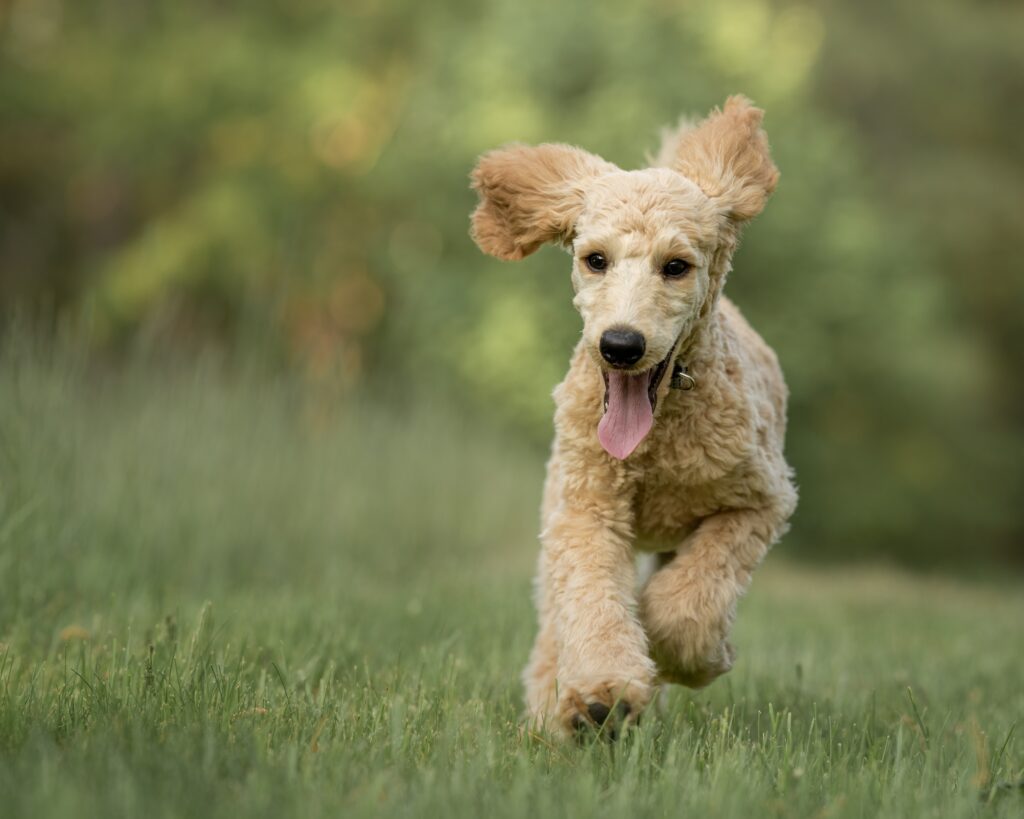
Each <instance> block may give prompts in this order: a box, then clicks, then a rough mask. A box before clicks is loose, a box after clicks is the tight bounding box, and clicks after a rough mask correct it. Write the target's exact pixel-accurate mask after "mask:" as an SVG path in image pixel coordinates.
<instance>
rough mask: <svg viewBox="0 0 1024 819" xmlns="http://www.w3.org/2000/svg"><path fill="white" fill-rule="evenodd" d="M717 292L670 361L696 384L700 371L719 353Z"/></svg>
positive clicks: (719, 331)
mask: <svg viewBox="0 0 1024 819" xmlns="http://www.w3.org/2000/svg"><path fill="white" fill-rule="evenodd" d="M719 292H720V290H719V291H716V292H715V293H714V296H713V298H711V299H709V302H708V305H707V306H706V307H705V309H703V310H702V311H701V314H700V315H699V316H698V317H697V319H696V320H695V321H694V323H693V325H692V326H691V327H690V328H689V330H688V332H686V334H685V335H684V337H683V338H682V340H681V341H680V342H679V348H678V350H677V351H676V354H675V358H674V359H673V362H672V366H673V367H677V366H678V367H682V368H683V370H684V371H685V372H687V373H688V374H689V376H690V377H691V378H692V379H694V381H695V382H696V383H697V384H699V383H700V380H701V373H706V372H707V371H708V370H709V369H711V368H712V367H714V364H715V359H717V358H718V357H719V356H720V354H721V344H720V343H719V335H720V333H721V327H720V315H719V312H718V294H719Z"/></svg>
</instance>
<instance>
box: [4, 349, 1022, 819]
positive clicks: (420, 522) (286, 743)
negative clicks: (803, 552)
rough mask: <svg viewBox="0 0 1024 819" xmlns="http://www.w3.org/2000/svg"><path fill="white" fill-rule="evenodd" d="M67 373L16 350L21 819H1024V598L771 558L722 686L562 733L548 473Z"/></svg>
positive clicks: (233, 396)
mask: <svg viewBox="0 0 1024 819" xmlns="http://www.w3.org/2000/svg"><path fill="white" fill-rule="evenodd" d="M71 359H73V356H67V355H62V356H48V355H46V354H41V353H39V352H38V351H36V352H33V351H32V350H30V349H27V348H26V347H25V346H24V345H21V346H19V345H17V344H8V345H7V349H6V350H5V352H4V354H3V355H2V356H0V815H2V816H3V817H5V819H12V818H13V817H65V816H67V817H72V816H73V817H83V816H103V817H118V816H132V817H135V816H139V817H143V816H144V817H164V816H168V817H170V816H181V817H205V816H224V817H237V816H274V817H282V816H296V817H318V816H332V817H334V816H344V817H358V816H374V817H377V816H445V817H474V819H476V817H488V819H495V818H496V817H503V816H531V817H535V818H537V817H576V816H579V817H586V816H601V817H617V816H622V817H631V819H637V818H638V817H647V816H742V817H746V818H747V819H754V818H755V817H765V816H807V817H845V816H850V817H854V816H855V817H872V818H874V817H893V818H894V819H896V818H897V817H899V818H900V819H902V818H903V817H915V816H928V817H960V816H964V817H967V816H985V817H988V816H992V817H1004V816H1006V817H1008V816H1020V815H1022V813H1024V794H1022V793H1021V790H1020V781H1021V777H1022V776H1024V737H1022V736H1021V733H1022V731H1024V729H1022V728H1021V726H1020V725H1019V720H1020V718H1021V716H1022V714H1024V684H1022V682H1024V595H1022V593H1021V584H1020V580H1019V578H1012V577H1009V578H1005V579H1002V580H1000V579H995V580H989V581H985V582H982V581H971V582H968V581H960V580H957V579H951V578H948V577H947V578H923V577H916V576H913V575H910V574H905V573H897V572H894V571H890V570H886V569H881V568H853V569H824V568H818V569H810V568H801V567H797V566H794V565H793V564H791V563H787V561H786V556H785V546H784V545H783V546H782V547H780V548H779V549H778V550H777V551H776V552H775V553H774V554H773V555H772V556H770V558H769V560H768V563H767V565H766V566H765V567H764V569H763V570H762V571H761V573H760V574H759V576H758V577H757V579H756V580H755V583H754V586H753V589H752V591H751V593H750V595H749V596H748V597H747V598H746V599H745V600H744V602H743V604H742V606H741V610H740V616H739V621H738V626H737V632H736V643H737V645H738V648H739V650H740V659H739V661H738V663H737V666H736V668H735V670H734V671H733V672H732V673H731V674H730V675H728V676H727V677H726V678H724V679H722V680H721V681H719V682H717V683H716V684H714V685H713V686H712V687H711V688H709V689H708V690H706V691H703V692H698V693H693V692H688V691H683V690H674V691H672V692H671V694H670V696H669V697H668V698H667V702H666V703H665V707H664V709H663V711H662V712H661V713H660V714H650V715H649V716H648V717H647V718H646V719H645V721H644V724H643V725H642V726H641V727H640V729H639V730H637V731H634V732H632V733H631V734H630V735H629V736H627V737H626V738H625V739H624V740H623V741H621V742H619V743H618V744H616V745H607V744H605V743H602V742H593V743H588V744H584V745H583V746H582V747H577V746H575V745H559V744H555V743H552V742H551V741H550V740H549V739H548V738H546V737H542V736H533V735H529V734H524V732H523V731H522V730H521V729H520V726H519V724H518V721H517V719H518V714H519V708H520V688H519V683H518V674H519V670H520V668H521V666H522V665H523V663H524V661H525V657H526V653H527V650H528V647H529V643H530V640H531V637H532V632H533V619H532V618H533V615H532V609H531V604H530V600H529V592H530V574H531V569H532V564H533V561H534V558H535V552H536V517H537V514H536V509H537V504H538V499H539V492H540V480H541V477H542V468H543V466H542V462H543V458H542V455H541V454H540V453H535V452H532V451H529V450H525V449H522V448H520V447H518V446H514V445H510V444H509V443H507V442H505V441H503V440H501V438H500V437H499V436H496V435H495V434H494V433H491V432H488V431H487V430H485V429H482V428H480V427H479V426H475V425H474V424H473V422H472V420H471V419H470V418H468V417H462V416H460V415H459V414H458V413H451V412H447V411H446V410H445V408H444V407H436V406H431V405H430V404H429V402H425V401H422V400H421V401H417V402H415V403H411V404H410V405H409V406H407V407H399V408H392V409H389V410H383V409H379V408H375V407H374V406H372V405H369V404H360V405H357V406H353V405H349V404H341V405H332V404H330V403H328V402H325V401H317V400H316V399H315V397H313V396H311V394H310V393H308V392H304V391H303V390H300V389H298V388H297V387H296V386H295V385H293V384H289V383H281V382H275V381H273V380H272V379H269V378H266V377H256V376H249V377H241V376H232V377H228V376H224V375H223V374H221V373H219V372H218V368H217V367H216V366H215V365H213V364H208V365H204V364H202V363H200V364H199V365H197V366H195V367H190V368H178V369H175V368H168V367H163V368H161V367H156V366H154V365H146V364H145V363H138V364H136V365H132V366H129V367H127V368H126V370H125V371H124V372H121V373H120V374H111V373H108V372H105V371H97V370H95V369H90V368H89V367H87V366H84V365H80V364H76V363H74V362H73V361H72V360H71ZM797 525H799V523H797ZM965 548H970V545H969V544H965ZM1015 726H1016V727H1017V731H1016V733H1015V732H1014V728H1015Z"/></svg>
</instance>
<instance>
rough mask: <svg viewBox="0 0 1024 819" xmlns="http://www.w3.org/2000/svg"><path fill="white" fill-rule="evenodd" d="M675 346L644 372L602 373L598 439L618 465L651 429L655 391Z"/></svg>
mask: <svg viewBox="0 0 1024 819" xmlns="http://www.w3.org/2000/svg"><path fill="white" fill-rule="evenodd" d="M674 350H675V345H674V344H673V345H672V349H671V350H669V353H668V355H666V356H665V357H664V358H663V359H662V360H661V361H660V362H659V363H658V364H657V365H656V366H654V367H652V368H651V369H649V370H644V371H643V372H637V373H633V372H627V371H624V370H610V371H609V370H604V369H602V371H601V372H602V374H603V375H604V415H603V416H602V418H601V421H600V423H599V424H598V425H597V437H598V439H599V440H600V441H601V446H603V447H604V448H605V451H606V452H607V453H608V454H609V455H611V456H612V457H614V458H618V459H619V460H620V461H621V460H624V459H625V458H627V457H629V455H630V454H631V453H632V452H633V450H635V449H636V448H637V447H638V446H639V445H640V442H641V441H642V440H643V439H644V438H645V437H647V433H648V432H650V431H651V427H652V426H653V425H654V408H655V406H657V403H658V387H659V386H661V382H662V381H663V380H664V378H665V373H666V372H668V365H669V361H670V359H671V358H672V353H673V352H674Z"/></svg>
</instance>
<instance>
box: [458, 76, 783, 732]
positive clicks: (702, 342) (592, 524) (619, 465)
mask: <svg viewBox="0 0 1024 819" xmlns="http://www.w3.org/2000/svg"><path fill="white" fill-rule="evenodd" d="M763 115H764V112H763V111H761V110H760V109H758V108H756V107H754V106H753V104H752V103H751V102H750V101H749V100H748V99H746V98H745V97H742V96H734V97H730V98H729V99H728V100H727V101H726V103H725V105H724V106H723V107H722V108H721V109H715V110H713V111H712V112H711V113H710V115H709V116H708V117H707V118H706V119H704V120H703V121H701V122H699V123H697V124H695V125H690V124H683V125H680V126H679V127H678V128H676V129H674V130H669V131H667V132H666V133H665V134H664V138H663V144H662V148H661V150H660V152H659V154H658V156H657V159H655V160H654V161H652V162H651V164H650V167H647V168H644V169H642V170H632V171H625V170H622V169H620V168H619V167H617V166H616V165H614V164H612V163H610V162H606V161H605V160H603V159H601V158H600V157H598V156H595V155H593V154H591V153H588V152H586V151H584V150H581V149H580V148H576V147H573V146H570V145H564V144H542V145H537V146H525V145H510V146H506V147H504V148H500V149H498V150H495V151H492V152H489V153H486V154H484V155H483V156H481V157H480V159H479V161H478V163H477V165H476V167H475V169H474V170H473V172H472V175H471V180H472V187H473V188H474V189H475V190H476V192H477V194H478V196H479V203H478V205H477V207H476V210H475V211H474V212H473V214H472V219H471V221H472V228H471V235H472V237H473V239H474V240H475V242H476V243H477V245H478V246H479V247H480V249H481V250H483V251H484V252H485V253H488V254H490V255H492V256H496V257H498V258H499V259H506V260H515V259H521V258H523V257H525V256H528V255H530V254H531V253H533V252H534V251H535V250H537V249H538V248H539V247H540V246H541V245H543V244H544V243H546V242H551V243H555V244H559V245H562V246H563V247H565V248H566V249H567V250H569V251H570V252H571V254H572V257H573V263H572V284H573V289H574V292H575V298H574V299H573V305H574V306H575V307H576V309H577V310H578V311H579V313H580V314H581V315H582V318H583V333H582V338H581V339H580V341H579V343H578V344H577V346H576V348H575V351H574V352H573V355H572V360H571V363H570V366H569V372H568V374H567V375H566V377H565V380H564V381H563V382H562V383H561V384H560V385H558V387H557V388H556V389H555V391H554V398H555V405H556V410H555V439H554V443H553V446H552V453H551V457H550V460H549V461H548V465H547V478H546V482H545V488H544V496H543V502H542V509H541V524H542V531H541V536H540V538H541V553H540V560H539V566H538V575H537V580H536V604H537V609H538V616H539V631H538V634H537V637H536V641H535V643H534V646H533V649H532V651H531V653H530V659H529V663H528V665H527V667H526V670H525V672H524V673H523V682H524V686H525V690H526V714H527V718H528V720H529V721H530V723H531V724H532V725H534V726H540V727H546V728H547V729H548V730H551V731H553V732H555V733H560V734H563V735H568V736H571V735H574V734H579V733H580V732H581V731H586V730H597V731H600V732H602V733H604V734H606V735H608V736H614V735H615V734H616V733H617V732H618V731H620V730H621V729H622V728H626V727H629V726H630V725H632V724H633V723H634V722H636V720H637V719H638V718H639V716H640V714H641V713H642V712H643V710H644V709H645V707H647V706H648V705H649V703H650V702H651V700H652V698H653V696H654V694H655V693H656V692H657V691H658V690H659V687H660V686H661V685H663V684H667V683H678V684H682V685H685V686H689V687H692V688H700V687H703V686H706V685H707V684H708V683H710V682H711V681H712V680H714V679H715V678H716V677H718V676H720V675H721V674H724V673H725V672H727V671H728V670H729V669H730V668H731V667H732V665H733V661H734V659H735V652H734V650H733V647H732V645H731V644H730V643H729V639H728V638H729V633H730V630H731V627H732V624H733V620H734V616H735V611H736V604H737V601H738V599H739V597H740V596H741V595H742V594H743V593H744V592H745V591H746V589H747V587H748V586H749V584H750V580H751V574H752V572H753V571H754V569H755V568H756V567H757V566H758V564H759V563H760V562H761V560H762V558H763V557H764V556H765V553H766V552H767V551H768V549H769V548H770V547H771V546H772V544H773V543H775V542H776V541H777V540H778V538H779V537H780V536H781V535H782V534H783V533H784V532H785V530H786V529H787V527H788V520H789V517H790V516H791V515H792V513H793V511H794V510H795V508H796V499H797V493H796V487H795V484H794V481H793V472H792V470H791V469H790V467H789V465H788V464H787V463H786V460H785V457H784V455H783V440H784V437H785V428H786V402H787V397H788V392H787V388H786V385H785V382H784V380H783V376H782V371H781V369H780V367H779V362H778V358H777V357H776V355H775V353H774V352H773V351H772V350H771V348H770V347H768V345H767V344H766V343H765V342H764V341H763V340H762V339H761V337H760V336H759V335H758V334H757V333H756V332H755V331H754V330H753V329H752V328H751V327H750V325H749V324H748V323H747V322H746V320H745V319H744V318H743V316H742V315H741V314H740V312H739V310H738V309H737V308H736V307H735V306H734V305H733V304H732V303H731V302H730V301H729V300H728V299H726V298H725V297H724V296H723V295H722V286H723V285H724V283H725V279H726V276H727V274H728V273H729V271H730V269H731V263H732V256H733V252H734V251H735V250H736V247H737V243H738V240H739V236H740V232H741V229H742V227H743V225H745V224H746V223H747V222H749V221H750V220H751V219H753V218H754V217H755V216H757V214H758V213H760V212H761V210H762V209H763V208H764V205H765V202H766V200H767V199H768V197H769V196H770V195H771V193H772V192H773V191H774V189H775V186H776V183H777V182H778V178H779V172H778V170H777V168H776V167H775V164H774V162H773V161H772V158H771V155H770V152H769V147H768V140H767V137H766V135H765V133H764V131H763V129H762V127H761V123H762V119H763ZM644 552H648V553H654V554H656V555H657V556H658V558H657V565H658V568H657V570H656V571H654V573H653V574H652V575H651V576H650V578H649V579H648V580H647V581H646V583H644V584H643V585H642V587H641V586H640V585H639V584H638V570H637V560H636V555H637V553H644Z"/></svg>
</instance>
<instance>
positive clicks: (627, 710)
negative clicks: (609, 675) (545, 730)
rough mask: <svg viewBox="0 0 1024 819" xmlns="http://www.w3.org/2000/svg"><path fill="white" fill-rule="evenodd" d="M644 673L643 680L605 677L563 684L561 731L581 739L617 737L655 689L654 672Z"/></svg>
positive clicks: (559, 710) (635, 719) (558, 715)
mask: <svg viewBox="0 0 1024 819" xmlns="http://www.w3.org/2000/svg"><path fill="white" fill-rule="evenodd" d="M643 676H644V678H645V679H644V680H634V679H630V680H626V681H619V682H616V681H612V680H607V679H604V680H601V681H596V682H590V683H585V682H582V681H577V682H575V683H568V684H566V685H564V686H560V688H559V695H558V704H557V708H556V718H557V721H558V724H559V727H560V728H561V730H562V732H563V733H564V734H567V735H572V736H575V737H577V738H579V739H584V738H586V737H588V736H595V735H596V736H599V737H602V738H604V739H610V740H614V739H617V738H618V737H619V736H621V735H622V733H623V732H624V731H625V730H627V729H628V728H629V727H630V726H632V725H635V724H637V722H638V721H639V719H640V714H641V713H642V712H643V710H644V709H645V708H646V707H647V705H648V703H649V702H650V701H651V697H652V696H653V693H654V690H655V689H654V688H653V686H652V685H651V683H650V679H649V678H650V676H651V675H650V674H649V673H645V674H644V675H643Z"/></svg>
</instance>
